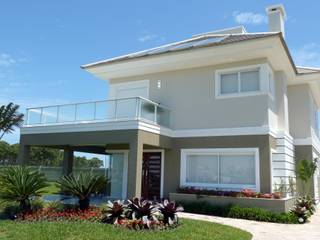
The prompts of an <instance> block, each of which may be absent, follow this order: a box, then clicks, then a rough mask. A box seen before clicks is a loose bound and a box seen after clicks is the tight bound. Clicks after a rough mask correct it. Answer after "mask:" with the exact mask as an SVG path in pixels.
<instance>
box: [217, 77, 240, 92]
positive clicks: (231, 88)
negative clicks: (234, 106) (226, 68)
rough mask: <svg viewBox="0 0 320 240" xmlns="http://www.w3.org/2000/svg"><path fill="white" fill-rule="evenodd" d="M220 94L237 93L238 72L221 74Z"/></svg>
mask: <svg viewBox="0 0 320 240" xmlns="http://www.w3.org/2000/svg"><path fill="white" fill-rule="evenodd" d="M220 88H221V94H226V93H237V92H238V91H239V90H238V73H231V74H222V75H221V81H220Z"/></svg>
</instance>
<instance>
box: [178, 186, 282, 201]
mask: <svg viewBox="0 0 320 240" xmlns="http://www.w3.org/2000/svg"><path fill="white" fill-rule="evenodd" d="M177 193H186V194H196V195H207V196H221V197H247V198H267V199H281V193H278V192H276V193H259V192H255V191H253V190H251V189H243V190H242V191H223V190H210V189H199V188H195V187H180V188H178V189H177Z"/></svg>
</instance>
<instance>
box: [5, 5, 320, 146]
mask: <svg viewBox="0 0 320 240" xmlns="http://www.w3.org/2000/svg"><path fill="white" fill-rule="evenodd" d="M275 3H279V2H278V1H267V0H259V1H249V0H241V1H221V0H220V1H214V0H206V1H205V0H197V1H196V0H189V1H182V0H181V1H178V0H176V1H174V0H171V1H169V0H161V1H150V0H149V1H129V0H128V1H119V0H118V1H103V0H91V1H80V0H77V1H75V0H68V1H67V0H55V1H40V0H38V1H35V0H28V1H18V0H10V1H1V3H0V12H1V14H0V86H1V88H0V104H5V103H8V102H10V101H13V102H14V103H17V104H19V105H21V110H22V111H23V112H24V111H25V107H26V106H42V105H52V104H59V103H69V102H78V101H90V100H100V99H105V98H107V92H108V86H107V83H106V82H105V81H102V80H99V79H96V78H94V77H93V76H91V75H89V74H88V73H86V72H85V71H84V70H81V69H80V65H81V64H85V63H90V62H93V61H96V60H101V59H105V58H109V57H114V56H118V55H121V54H125V53H129V52H133V51H137V50H142V49H146V48H149V47H154V46H158V45H161V44H165V43H169V42H172V41H177V40H182V39H185V38H188V37H190V36H191V35H193V34H197V33H201V32H207V31H211V30H216V29H220V28H227V27H233V26H236V25H245V27H246V28H247V30H248V31H249V32H260V31H267V18H266V15H265V7H266V6H268V5H270V4H275ZM282 3H283V4H284V6H285V8H286V11H287V15H288V20H287V22H286V35H287V37H286V40H287V43H288V45H289V48H290V50H291V53H292V55H293V57H294V59H295V62H296V64H297V65H306V66H314V67H320V32H319V31H316V29H317V28H318V26H317V23H318V22H319V8H320V2H319V1H316V0H314V1H282ZM5 140H6V141H9V142H11V143H14V142H18V140H19V133H18V131H17V132H15V134H11V135H7V136H6V137H5Z"/></svg>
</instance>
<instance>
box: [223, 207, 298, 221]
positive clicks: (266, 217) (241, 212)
mask: <svg viewBox="0 0 320 240" xmlns="http://www.w3.org/2000/svg"><path fill="white" fill-rule="evenodd" d="M226 217H230V218H241V219H248V220H254V221H261V222H276V223H298V219H297V217H296V216H295V215H294V214H291V213H274V212H270V211H268V210H265V209H262V208H242V207H239V206H232V207H231V208H230V209H229V212H228V214H227V215H226Z"/></svg>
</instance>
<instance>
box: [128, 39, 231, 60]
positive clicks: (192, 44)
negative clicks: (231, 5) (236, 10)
mask: <svg viewBox="0 0 320 240" xmlns="http://www.w3.org/2000/svg"><path fill="white" fill-rule="evenodd" d="M224 38H225V37H210V38H206V39H199V40H194V41H189V42H182V43H178V44H171V45H167V46H163V47H158V48H155V49H150V50H146V51H143V52H140V53H133V54H130V55H129V56H128V57H129V58H133V57H140V56H145V55H152V54H157V53H164V52H169V51H176V50H183V49H187V48H191V47H197V46H205V45H207V44H210V43H216V42H220V41H221V40H223V39H224Z"/></svg>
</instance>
